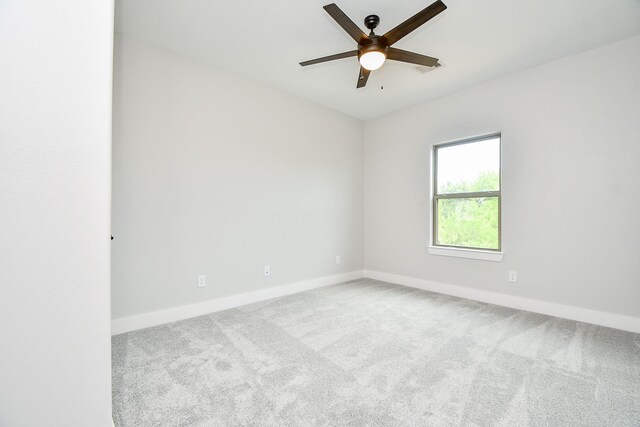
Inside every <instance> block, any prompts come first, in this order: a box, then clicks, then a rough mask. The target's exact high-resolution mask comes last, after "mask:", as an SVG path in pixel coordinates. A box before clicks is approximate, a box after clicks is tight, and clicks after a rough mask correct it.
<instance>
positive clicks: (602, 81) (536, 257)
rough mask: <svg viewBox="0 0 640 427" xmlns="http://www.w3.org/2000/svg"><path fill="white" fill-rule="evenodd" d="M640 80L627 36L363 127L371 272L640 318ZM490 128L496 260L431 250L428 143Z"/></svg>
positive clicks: (639, 51)
mask: <svg viewBox="0 0 640 427" xmlns="http://www.w3.org/2000/svg"><path fill="white" fill-rule="evenodd" d="M638 76H640V37H635V38H631V39H627V40H624V41H622V42H618V43H615V44H612V45H609V46H606V47H603V48H599V49H596V50H592V51H588V52H585V53H582V54H579V55H575V56H572V57H568V58H565V59H563V60H560V61H557V62H553V63H550V64H547V65H544V66H541V67H538V68H534V69H531V70H529V71H526V72H522V73H519V74H515V75H510V76H507V77H504V78H501V79H498V80H494V81H491V82H488V83H485V84H482V85H479V86H475V87H473V88H470V89H467V90H463V91H461V92H458V93H455V94H452V95H449V96H446V97H443V98H439V99H436V100H433V101H430V102H428V103H425V104H421V105H418V106H415V107H412V108H409V109H405V110H402V111H399V112H396V113H393V114H390V115H388V116H385V117H383V118H379V119H376V120H372V121H369V122H367V123H366V124H365V210H364V211H365V268H366V269H367V270H372V271H378V272H383V273H390V274H394V275H401V276H407V277H410V278H417V279H424V280H428V281H433V282H438V283H444V284H450V285H459V286H462V287H468V288H470V289H474V290H484V291H491V292H497V293H500V294H509V295H514V296H519V297H526V298H531V299H535V300H540V301H552V302H555V303H559V304H566V305H570V306H576V307H583V308H587V309H594V310H600V311H605V312H612V313H617V314H623V315H627V316H635V317H640V287H639V285H640V279H639V275H640V261H639V259H638V255H639V254H640V220H639V218H640V197H639V196H638V195H639V194H640V167H639V166H638V165H639V164H640V143H639V140H638V136H639V135H640V78H639V77H638ZM494 131H501V132H502V137H503V138H502V144H503V145H502V150H503V211H502V212H503V216H502V218H503V247H504V253H505V255H504V259H503V261H502V262H488V261H478V260H469V259H460V258H451V257H443V256H436V255H430V254H428V253H427V244H428V243H429V229H430V224H431V223H430V221H431V217H430V200H429V191H430V185H431V183H430V176H429V174H430V171H429V162H430V157H429V156H430V147H431V145H432V144H434V143H438V142H444V141H448V140H452V139H457V138H463V137H468V136H472V135H478V134H483V133H488V132H494ZM509 270H516V271H517V272H518V279H519V281H518V283H517V284H515V285H514V284H510V283H508V281H507V276H508V271H509ZM636 323H637V322H636Z"/></svg>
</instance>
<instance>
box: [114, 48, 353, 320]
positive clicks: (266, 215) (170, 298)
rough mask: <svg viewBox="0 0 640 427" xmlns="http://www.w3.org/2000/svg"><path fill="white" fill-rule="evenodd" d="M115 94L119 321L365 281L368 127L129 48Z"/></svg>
mask: <svg viewBox="0 0 640 427" xmlns="http://www.w3.org/2000/svg"><path fill="white" fill-rule="evenodd" d="M114 81H115V87H114V92H115V93H114V135H113V136H114V140H113V155H114V160H113V164H114V169H113V186H114V188H113V233H114V235H115V236H116V240H114V243H113V269H112V273H113V282H112V304H113V311H112V313H113V318H122V317H126V316H131V315H135V314H141V313H145V312H150V311H154V310H158V309H164V308H170V307H176V306H180V305H185V304H190V303H196V302H202V301H205V300H208V299H213V298H218V297H223V296H228V295H234V294H239V293H243V292H249V291H254V290H260V289H265V288H268V287H272V286H277V285H282V284H287V283H293V282H297V281H301V280H306V279H313V278H318V277H322V276H327V275H333V274H338V273H341V272H349V271H353V270H357V269H362V267H363V257H362V242H363V237H362V234H363V224H362V221H363V212H362V207H363V152H362V141H363V134H362V123H361V122H360V121H358V120H355V119H352V118H348V117H347V116H344V115H342V114H339V113H336V112H333V111H330V110H327V109H325V108H322V107H318V106H315V105H313V104H311V103H308V102H306V101H302V100H299V99H297V98H294V97H292V96H289V95H286V94H284V93H282V92H279V91H276V90H273V89H270V88H268V87H266V86H264V85H261V84H258V83H256V82H253V81H250V80H247V79H244V78H240V77H237V76H234V75H232V74H229V73H226V72H224V71H221V70H219V69H216V68H213V67H210V66H207V65H204V64H202V63H199V62H197V61H193V60H190V59H187V58H185V57H182V56H179V55H176V54H173V53H171V52H169V51H166V50H161V49H158V48H155V47H153V46H151V45H149V44H146V43H143V42H138V41H134V40H133V39H130V38H127V37H126V36H118V37H117V39H116V58H115V75H114ZM336 255H340V256H341V257H342V263H341V264H340V265H336V263H335V257H336ZM264 265H270V266H271V268H272V273H271V277H269V278H265V277H264V276H263V273H262V268H263V266H264ZM200 273H205V274H207V280H208V286H207V287H206V288H201V289H198V288H197V287H196V276H197V275H198V274H200Z"/></svg>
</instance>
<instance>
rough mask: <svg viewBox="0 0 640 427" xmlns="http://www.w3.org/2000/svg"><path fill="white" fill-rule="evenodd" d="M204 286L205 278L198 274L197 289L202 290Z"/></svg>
mask: <svg viewBox="0 0 640 427" xmlns="http://www.w3.org/2000/svg"><path fill="white" fill-rule="evenodd" d="M205 286H207V276H206V275H205V274H199V275H198V287H199V288H204V287H205Z"/></svg>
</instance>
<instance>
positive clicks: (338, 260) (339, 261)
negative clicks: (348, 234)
mask: <svg viewBox="0 0 640 427" xmlns="http://www.w3.org/2000/svg"><path fill="white" fill-rule="evenodd" d="M341 262H342V260H341V259H340V255H338V256H336V264H340V263H341Z"/></svg>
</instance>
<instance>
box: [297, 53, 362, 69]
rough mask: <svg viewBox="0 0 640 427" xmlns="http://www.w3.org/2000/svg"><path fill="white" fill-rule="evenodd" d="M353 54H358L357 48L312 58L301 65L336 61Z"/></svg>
mask: <svg viewBox="0 0 640 427" xmlns="http://www.w3.org/2000/svg"><path fill="white" fill-rule="evenodd" d="M351 56H358V51H357V50H350V51H349V52H342V53H336V54H335V55H329V56H323V57H322V58H316V59H311V60H309V61H304V62H301V63H300V65H302V66H303V67H306V66H307V65H313V64H320V63H321V62H327V61H334V60H336V59H342V58H349V57H351Z"/></svg>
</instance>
